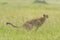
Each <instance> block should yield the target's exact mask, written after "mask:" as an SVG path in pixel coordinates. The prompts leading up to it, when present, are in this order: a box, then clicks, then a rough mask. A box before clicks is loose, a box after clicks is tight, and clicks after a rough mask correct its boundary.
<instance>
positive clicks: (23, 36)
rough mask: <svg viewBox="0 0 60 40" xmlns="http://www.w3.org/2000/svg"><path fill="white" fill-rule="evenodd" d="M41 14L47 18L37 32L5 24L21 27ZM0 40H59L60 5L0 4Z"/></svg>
mask: <svg viewBox="0 0 60 40" xmlns="http://www.w3.org/2000/svg"><path fill="white" fill-rule="evenodd" d="M43 14H48V15H49V18H48V19H47V20H46V22H45V23H44V24H43V25H42V26H41V27H40V28H39V29H38V31H37V32H35V30H34V29H33V30H31V31H29V32H27V31H26V30H25V29H24V28H19V29H16V28H13V27H12V26H10V25H6V22H11V23H13V24H15V25H17V26H20V27H22V26H21V25H22V24H23V23H24V22H25V21H27V20H30V19H32V18H39V17H41V16H42V15H43ZM0 40H60V5H55V4H54V5H53V4H51V5H50V4H49V5H48V4H34V3H32V4H20V3H8V4H5V5H2V4H0Z"/></svg>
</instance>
